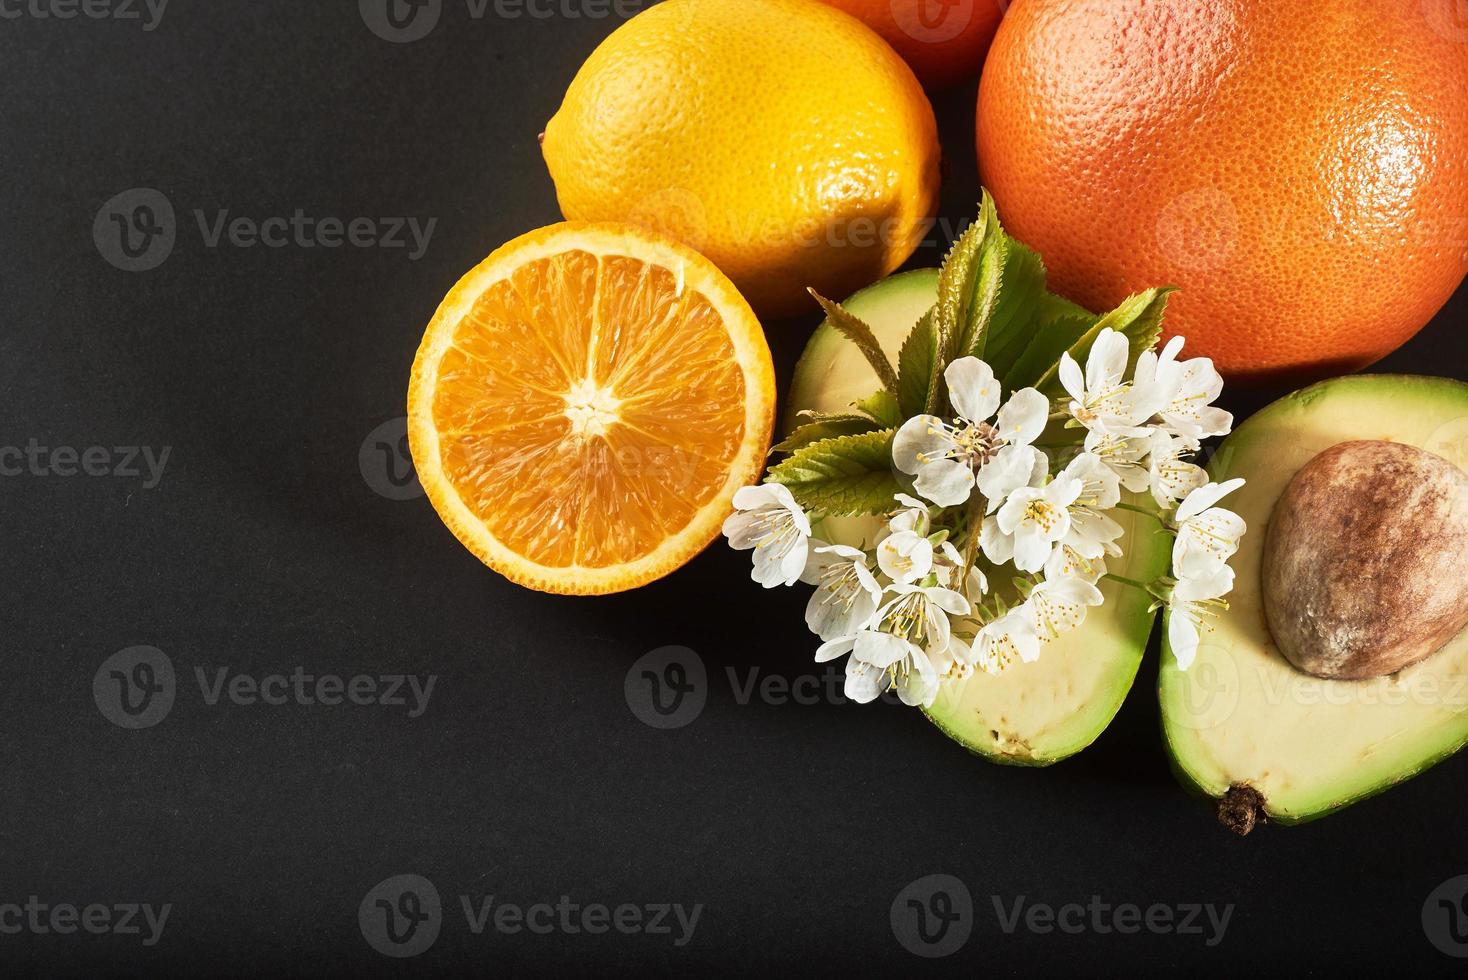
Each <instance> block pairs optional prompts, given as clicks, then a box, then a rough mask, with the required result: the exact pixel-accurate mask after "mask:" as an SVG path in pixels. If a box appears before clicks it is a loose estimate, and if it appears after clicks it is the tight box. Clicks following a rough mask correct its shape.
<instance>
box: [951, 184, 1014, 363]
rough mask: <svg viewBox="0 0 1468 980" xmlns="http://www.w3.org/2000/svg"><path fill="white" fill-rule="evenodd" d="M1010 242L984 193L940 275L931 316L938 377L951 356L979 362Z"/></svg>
mask: <svg viewBox="0 0 1468 980" xmlns="http://www.w3.org/2000/svg"><path fill="white" fill-rule="evenodd" d="M1007 248H1008V242H1007V241H1006V239H1005V236H1004V230H1003V229H1002V228H1001V227H1000V226H999V216H998V214H997V213H996V212H995V210H994V199H993V198H992V197H990V196H989V192H988V191H985V192H984V200H983V203H982V204H980V205H979V217H978V220H977V221H975V222H974V223H973V224H971V225H969V226H968V228H967V229H965V230H964V233H963V234H962V235H960V236H959V237H958V241H956V242H954V243H953V248H952V249H950V250H949V252H948V257H947V258H946V259H944V261H943V267H942V268H941V269H939V271H938V305H937V307H936V308H935V311H934V316H933V328H934V333H935V334H936V336H937V338H938V350H939V354H940V356H941V363H940V364H939V365H938V373H939V374H942V373H943V369H944V368H946V367H947V366H948V362H949V361H951V360H952V359H953V358H955V357H961V356H963V355H965V354H973V355H974V356H976V357H982V356H983V354H982V351H983V347H984V331H985V328H986V327H987V326H988V322H989V318H990V317H991V316H992V315H993V311H994V302H995V300H996V298H997V297H998V295H999V286H1000V281H1001V279H1002V277H1003V271H1004V253H1005V251H1006V250H1007Z"/></svg>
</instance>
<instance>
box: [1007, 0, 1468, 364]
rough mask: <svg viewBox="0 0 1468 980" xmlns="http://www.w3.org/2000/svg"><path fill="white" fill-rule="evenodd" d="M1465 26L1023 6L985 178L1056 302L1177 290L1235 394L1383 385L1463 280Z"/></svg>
mask: <svg viewBox="0 0 1468 980" xmlns="http://www.w3.org/2000/svg"><path fill="white" fill-rule="evenodd" d="M1455 3H1456V0H1412V2H1396V3H1388V2H1383V0H1332V2H1330V3H1304V2H1301V3H1259V2H1256V0H1024V2H1021V3H1017V4H1015V5H1014V6H1013V7H1012V8H1011V9H1010V11H1009V13H1008V15H1007V16H1006V17H1005V20H1004V23H1003V25H1002V26H1001V27H1000V29H999V33H998V35H997V37H996V39H995V41H994V46H993V48H992V49H991V50H990V52H989V57H988V60H987V61H986V63H985V66H984V76H983V81H982V83H981V86H980V96H979V105H978V151H979V170H980V173H981V176H982V177H983V179H984V182H985V184H987V186H988V187H989V188H990V190H992V191H993V193H994V197H995V200H996V201H997V203H998V205H999V210H1000V213H1001V214H1002V215H1003V216H1004V221H1005V224H1006V225H1007V226H1008V227H1009V229H1010V231H1011V232H1012V233H1013V234H1014V235H1015V237H1017V238H1019V239H1021V240H1022V241H1024V242H1025V243H1026V244H1028V245H1029V246H1031V247H1032V248H1034V249H1036V250H1038V251H1039V252H1040V253H1041V254H1043V255H1044V256H1045V263H1046V265H1047V267H1048V268H1049V270H1050V279H1051V282H1052V283H1053V285H1054V288H1055V289H1056V291H1057V292H1060V293H1061V294H1063V295H1065V296H1067V297H1069V298H1070V299H1073V300H1075V301H1077V302H1079V303H1081V304H1082V305H1084V306H1087V307H1090V308H1092V309H1110V308H1111V307H1113V306H1114V305H1116V303H1117V302H1119V301H1120V300H1121V299H1122V298H1123V297H1125V296H1127V295H1128V294H1129V293H1132V292H1134V291H1136V290H1138V289H1141V288H1143V287H1146V286H1153V285H1157V284H1158V283H1170V284H1173V285H1177V286H1180V287H1182V292H1181V293H1180V294H1179V295H1178V296H1177V297H1175V299H1174V302H1173V304H1172V305H1169V307H1168V317H1167V319H1168V329H1169V332H1170V333H1180V334H1184V335H1186V336H1187V338H1188V350H1189V351H1190V352H1192V353H1194V354H1201V355H1206V356H1209V357H1212V358H1213V360H1214V361H1215V362H1216V364H1217V365H1218V367H1219V368H1220V369H1221V370H1222V371H1223V372H1224V373H1225V374H1226V375H1227V376H1228V377H1229V378H1230V379H1232V380H1237V381H1243V382H1266V381H1282V380H1291V379H1293V378H1295V377H1304V376H1316V375H1323V374H1328V373H1340V372H1344V371H1351V370H1355V369H1358V368H1362V367H1365V366H1366V365H1368V364H1370V363H1372V362H1373V361H1376V360H1378V359H1379V358H1381V357H1383V356H1385V355H1386V354H1388V353H1389V352H1391V351H1392V350H1394V349H1396V348H1397V347H1398V346H1400V345H1401V344H1403V343H1405V342H1406V341H1407V340H1408V339H1409V338H1410V337H1411V336H1412V335H1413V334H1414V333H1416V332H1417V331H1418V330H1419V329H1421V327H1422V326H1423V325H1424V324H1425V323H1426V322H1427V321H1428V320H1430V319H1431V318H1432V316H1433V315H1434V314H1435V313H1436V312H1437V310H1438V309H1440V308H1441V306H1442V305H1443V304H1444V303H1445V302H1446V300H1447V299H1448V297H1449V296H1450V295H1451V294H1452V292H1453V290H1454V288H1455V287H1456V286H1457V285H1458V283H1459V282H1460V281H1461V280H1462V278H1463V276H1464V274H1465V273H1468V23H1460V22H1457V21H1455V20H1454V19H1453V16H1452V15H1453V10H1454V5H1455ZM1455 24H1456V27H1455Z"/></svg>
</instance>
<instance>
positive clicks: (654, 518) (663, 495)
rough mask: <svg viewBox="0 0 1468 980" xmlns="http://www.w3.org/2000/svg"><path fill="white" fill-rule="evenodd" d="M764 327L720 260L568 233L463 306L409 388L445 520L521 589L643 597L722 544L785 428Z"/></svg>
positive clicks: (413, 428) (465, 295)
mask: <svg viewBox="0 0 1468 980" xmlns="http://www.w3.org/2000/svg"><path fill="white" fill-rule="evenodd" d="M774 388H775V385H774V370H773V367H772V365H771V362H770V352H769V348H768V347H767V346H766V344H765V340H764V335H763V333H762V332H761V330H760V326H759V322H758V321H757V320H756V319H755V316H754V313H753V312H752V311H751V310H750V308H749V306H748V304H747V303H745V302H744V300H743V298H741V297H740V295H739V294H738V292H737V291H736V290H735V289H734V287H733V285H732V284H730V282H729V280H728V279H726V278H725V277H724V276H723V275H722V274H721V273H720V272H719V271H718V270H717V269H715V268H714V267H713V265H712V264H711V263H709V261H708V260H707V259H705V258H703V257H702V256H701V255H699V254H698V253H696V252H693V251H691V250H689V249H688V248H686V247H684V246H682V245H679V244H676V243H674V242H672V241H669V240H667V239H664V238H662V237H660V236H658V235H655V234H653V233H651V232H647V231H643V230H641V229H636V228H632V227H628V226H621V225H601V224H579V223H566V224H560V225H553V226H551V227H549V228H543V229H541V230H539V231H535V232H531V233H530V234H528V235H525V236H523V237H521V238H518V239H516V240H515V241H513V242H510V243H509V244H508V245H505V246H504V247H503V248H501V249H499V250H498V251H496V252H495V253H494V254H493V255H491V256H490V257H489V258H488V259H486V260H485V261H484V262H482V263H481V264H480V265H479V266H478V267H476V268H475V269H474V270H472V271H471V272H470V273H469V274H468V275H466V276H465V277H464V278H463V279H462V280H460V282H459V284H458V285H457V286H455V287H454V289H453V290H452V291H451V292H450V293H449V295H448V297H447V298H445V300H444V301H443V303H442V305H441V306H440V307H439V309H438V313H437V314H436V315H435V316H434V318H433V321H432V322H431V323H430V324H429V326H428V330H427V332H426V333H425V334H424V337H423V344H422V346H421V347H420V348H419V350H418V357H417V360H416V361H415V362H414V365H413V378H412V382H411V386H410V389H409V392H408V431H409V438H410V442H411V444H412V450H413V459H414V463H415V465H416V466H417V469H418V477H419V480H420V481H421V482H422V484H423V487H424V489H425V490H426V491H427V493H428V498H429V500H430V501H432V503H433V506H434V508H435V509H436V510H437V511H438V513H439V516H440V517H442V518H443V520H444V523H445V524H447V525H448V527H449V529H450V530H452V531H453V532H454V534H455V535H456V536H457V537H458V538H459V540H460V541H461V542H463V544H464V545H465V547H467V548H468V549H469V550H470V551H472V552H473V553H474V554H475V555H477V556H478V557H479V558H480V560H481V561H483V562H484V563H485V564H487V565H489V566H490V567H491V568H494V569H495V570H497V571H499V572H500V573H502V574H503V575H505V576H506V577H507V578H509V579H510V580H512V581H514V582H518V583H520V584H522V585H527V586H530V587H532V588H536V589H541V590H544V591H548V592H562V593H572V594H589V593H602V592H616V591H621V590H624V589H631V588H635V587H637V586H639V585H643V584H646V583H647V582H650V581H652V580H654V579H657V578H660V577H662V576H663V575H666V574H667V573H668V572H671V571H672V570H674V569H676V568H678V567H679V566H681V565H682V564H684V563H685V562H687V561H688V560H689V559H690V558H692V557H693V556H694V555H695V554H697V553H698V552H699V551H700V550H702V549H703V548H704V547H705V546H707V545H708V543H709V542H710V541H712V540H713V539H714V538H715V537H717V536H718V534H719V528H720V525H721V524H722V522H723V519H724V517H725V516H727V514H728V513H729V511H730V509H731V504H730V501H731V499H732V497H733V495H734V491H735V490H737V489H739V488H740V487H741V486H744V485H746V484H750V483H754V482H756V481H757V479H758V477H759V473H760V470H761V468H762V467H763V463H764V458H765V454H766V453H767V452H768V450H769V443H770V433H771V430H772V428H773V425H774V411H775V408H774V405H775V390H774Z"/></svg>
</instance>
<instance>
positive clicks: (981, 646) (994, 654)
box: [973, 606, 1040, 674]
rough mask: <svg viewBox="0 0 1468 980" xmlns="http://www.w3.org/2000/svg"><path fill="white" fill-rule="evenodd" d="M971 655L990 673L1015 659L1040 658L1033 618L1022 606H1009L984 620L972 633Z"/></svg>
mask: <svg viewBox="0 0 1468 980" xmlns="http://www.w3.org/2000/svg"><path fill="white" fill-rule="evenodd" d="M973 658H974V662H975V664H977V665H978V667H979V668H980V669H981V670H983V671H985V672H986V673H990V674H998V673H1002V672H1003V671H1004V670H1005V669H1006V668H1008V667H1010V666H1011V665H1012V664H1014V662H1015V661H1016V660H1019V661H1023V662H1024V663H1027V664H1029V663H1034V662H1035V661H1036V660H1038V659H1039V658H1040V636H1039V634H1038V633H1037V632H1035V621H1034V619H1032V618H1031V616H1030V613H1029V611H1028V610H1026V609H1025V608H1024V607H1023V606H1017V607H1015V608H1014V609H1011V610H1009V611H1008V612H1006V613H1005V614H1004V615H1003V616H1000V617H999V618H998V619H995V620H994V621H993V622H990V623H986V624H985V625H984V626H983V627H982V628H981V629H980V630H979V635H978V636H976V637H974V643H973Z"/></svg>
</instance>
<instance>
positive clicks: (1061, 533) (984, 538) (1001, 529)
mask: <svg viewBox="0 0 1468 980" xmlns="http://www.w3.org/2000/svg"><path fill="white" fill-rule="evenodd" d="M1080 493H1081V481H1080V480H1076V479H1072V478H1071V477H1066V476H1061V477H1056V478H1055V479H1054V480H1051V481H1050V482H1049V483H1047V484H1046V485H1045V486H1043V487H1021V488H1020V489H1018V490H1016V491H1015V492H1014V493H1012V494H1010V495H1009V498H1008V499H1007V500H1005V501H1004V506H1002V507H1000V508H999V512H998V513H997V514H995V515H994V516H992V517H988V518H985V519H984V524H983V527H982V528H981V529H980V532H979V544H980V546H981V547H982V548H983V549H984V555H985V556H986V557H988V559H989V560H990V561H992V562H994V563H995V564H999V565H1002V564H1004V563H1006V562H1008V561H1011V560H1012V561H1013V562H1014V567H1015V568H1018V569H1019V570H1020V571H1022V572H1038V571H1039V570H1040V569H1042V568H1044V567H1045V562H1047V561H1049V559H1050V553H1051V551H1053V550H1054V548H1055V545H1056V544H1058V543H1059V542H1060V541H1061V540H1062V539H1063V538H1064V537H1065V536H1066V534H1067V533H1069V531H1070V505H1071V504H1073V503H1075V501H1076V498H1077V497H1079V496H1080Z"/></svg>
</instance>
